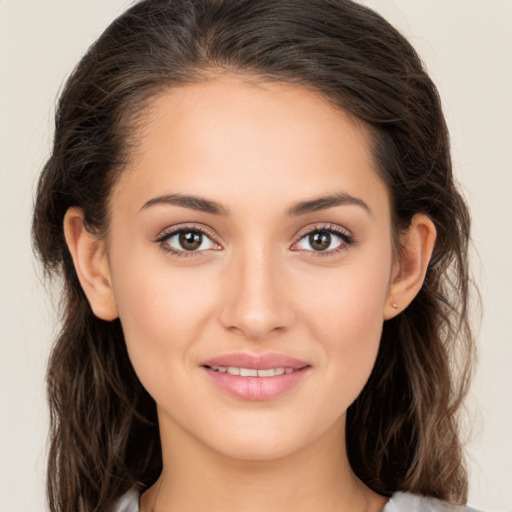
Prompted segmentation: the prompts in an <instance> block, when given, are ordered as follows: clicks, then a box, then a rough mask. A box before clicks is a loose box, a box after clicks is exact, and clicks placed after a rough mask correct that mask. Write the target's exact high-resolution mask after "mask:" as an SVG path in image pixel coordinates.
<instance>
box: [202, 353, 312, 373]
mask: <svg viewBox="0 0 512 512" xmlns="http://www.w3.org/2000/svg"><path fill="white" fill-rule="evenodd" d="M202 366H235V367H238V368H253V369H256V370H268V369H270V368H283V367H284V368H293V369H294V370H298V369H300V368H304V367H305V366H310V365H309V364H308V363H306V362H305V361H300V360H299V359H295V358H294V357H288V356H285V355H283V354H277V353H275V352H269V353H267V354H257V355H251V354H244V353H243V352H240V353H235V354H225V355H223V356H218V357H214V358H213V359H208V361H205V362H204V363H202Z"/></svg>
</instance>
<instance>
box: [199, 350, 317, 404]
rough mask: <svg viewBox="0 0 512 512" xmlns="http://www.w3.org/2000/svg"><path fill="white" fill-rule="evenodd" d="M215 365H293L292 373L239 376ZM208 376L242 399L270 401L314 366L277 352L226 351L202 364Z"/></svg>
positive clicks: (254, 367)
mask: <svg viewBox="0 0 512 512" xmlns="http://www.w3.org/2000/svg"><path fill="white" fill-rule="evenodd" d="M212 366H223V367H230V366H234V367H238V368H251V369H256V370H268V369H270V368H292V369H293V370H294V371H293V372H292V373H285V374H283V375H276V376H275V377H240V376H238V375H231V374H229V373H227V372H226V373H222V372H217V371H214V370H212V369H211V367H212ZM202 368H204V370H205V372H206V374H207V375H208V377H209V378H210V379H211V380H212V381H213V383H214V384H215V385H217V386H218V387H219V388H220V389H222V390H223V391H226V392H227V393H229V394H230V395H232V396H235V397H237V398H241V399H243V400H271V399H273V398H277V397H278V396H280V395H282V394H283V393H285V392H286V391H289V390H290V389H292V388H293V387H295V386H296V385H297V384H298V383H299V382H300V381H301V380H302V379H303V378H304V377H305V376H306V375H307V373H309V370H310V369H311V365H309V364H308V363H307V362H305V361H300V360H299V359H295V358H293V357H288V356H285V355H282V354H277V353H268V354H261V355H254V356H253V355H250V354H244V353H237V354H226V355H223V356H218V357H215V358H213V359H209V360H208V361H205V362H204V363H203V364H202Z"/></svg>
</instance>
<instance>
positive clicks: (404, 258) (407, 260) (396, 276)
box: [384, 214, 436, 320]
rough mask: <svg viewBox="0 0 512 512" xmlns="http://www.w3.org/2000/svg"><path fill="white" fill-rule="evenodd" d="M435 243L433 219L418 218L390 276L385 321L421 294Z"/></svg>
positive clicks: (405, 237)
mask: <svg viewBox="0 0 512 512" xmlns="http://www.w3.org/2000/svg"><path fill="white" fill-rule="evenodd" d="M435 242H436V227H435V225H434V223H433V222H432V220H431V219H430V217H428V216H427V215H424V214H417V215H415V216H414V217H413V219H412V221H411V224H410V226H409V228H408V230H407V231H406V232H405V233H404V234H403V235H402V236H401V238H400V247H401V249H400V256H399V258H398V261H397V262H396V264H395V267H394V270H393V275H392V277H391V283H390V287H389V293H388V297H387V301H386V305H385V309H384V319H385V320H388V319H390V318H393V317H394V316H396V315H398V314H399V313H400V312H401V311H403V310H404V309H405V308H406V307H407V306H408V305H409V304H410V303H411V302H412V301H413V299H414V297H416V295H417V294H418V292H419V291H420V289H421V287H422V286H423V282H424V280H425V275H426V273H427V268H428V264H429V262H430V258H431V257H432V252H433V251H434V246H435Z"/></svg>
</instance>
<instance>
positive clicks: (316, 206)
mask: <svg viewBox="0 0 512 512" xmlns="http://www.w3.org/2000/svg"><path fill="white" fill-rule="evenodd" d="M344 205H355V206H360V207H362V208H363V209H364V210H366V211H367V212H368V214H369V215H372V211H371V209H370V207H369V206H368V205H367V204H366V203H365V202H364V201H363V200H362V199H359V198H357V197H353V196H351V195H350V194H346V193H344V192H340V193H338V194H332V195H329V196H323V197H318V198H316V199H311V200H310V201H302V202H300V203H297V204H296V205H294V206H292V207H291V208H290V209H289V210H288V215H291V216H298V215H305V214H306V213H312V212H318V211H321V210H327V209H328V208H332V207H334V206H344Z"/></svg>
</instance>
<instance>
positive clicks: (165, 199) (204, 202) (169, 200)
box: [141, 194, 229, 215]
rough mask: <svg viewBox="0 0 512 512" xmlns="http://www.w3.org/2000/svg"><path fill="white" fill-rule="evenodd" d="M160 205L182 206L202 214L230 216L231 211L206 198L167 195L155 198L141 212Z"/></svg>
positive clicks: (145, 204)
mask: <svg viewBox="0 0 512 512" xmlns="http://www.w3.org/2000/svg"><path fill="white" fill-rule="evenodd" d="M158 204H164V205H165V204H169V205H174V206H181V207H183V208H190V209H191V210H197V211H200V212H205V213H211V214H213V215H229V211H228V210H227V209H226V208H225V207H224V206H222V205H221V204H219V203H217V202H215V201H211V200H210V199H205V198H204V197H197V196H185V195H182V194H167V195H164V196H159V197H154V198H153V199H150V200H149V201H147V202H146V203H144V205H143V206H142V208H141V210H145V209H146V208H150V207H151V206H155V205H158Z"/></svg>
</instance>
